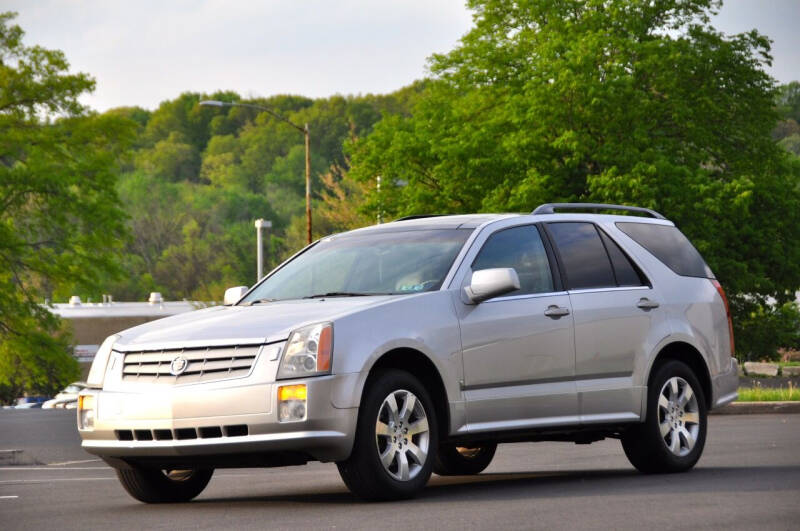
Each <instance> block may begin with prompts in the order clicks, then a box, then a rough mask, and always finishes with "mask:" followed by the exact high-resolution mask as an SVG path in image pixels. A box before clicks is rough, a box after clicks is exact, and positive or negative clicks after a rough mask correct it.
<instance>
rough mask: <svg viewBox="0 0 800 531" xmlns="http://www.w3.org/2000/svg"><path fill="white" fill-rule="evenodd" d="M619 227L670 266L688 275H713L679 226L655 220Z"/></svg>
mask: <svg viewBox="0 0 800 531" xmlns="http://www.w3.org/2000/svg"><path fill="white" fill-rule="evenodd" d="M617 228H618V229H619V230H621V231H622V232H624V233H625V234H627V235H628V236H630V237H631V238H632V239H633V240H634V241H635V242H636V243H638V244H639V245H641V246H642V247H644V248H645V249H647V250H648V251H650V253H651V254H652V255H653V256H655V257H656V258H658V259H659V260H661V261H662V262H663V263H664V264H665V265H666V266H667V267H669V268H670V269H672V270H673V271H674V272H675V273H677V274H678V275H682V276H685V277H700V278H714V274H713V273H712V272H711V269H710V268H709V267H708V265H706V262H705V260H703V257H702V256H700V253H699V252H698V251H697V249H695V248H694V245H692V243H691V242H690V241H689V239H688V238H687V237H686V236H684V235H683V233H682V232H681V231H679V230H678V229H677V228H676V227H671V226H669V225H655V224H652V223H628V222H619V223H617Z"/></svg>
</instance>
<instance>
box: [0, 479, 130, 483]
mask: <svg viewBox="0 0 800 531" xmlns="http://www.w3.org/2000/svg"><path fill="white" fill-rule="evenodd" d="M116 480H117V478H52V479H12V480H9V481H0V485H23V484H33V483H52V482H53V481H116Z"/></svg>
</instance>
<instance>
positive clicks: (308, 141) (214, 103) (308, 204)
mask: <svg viewBox="0 0 800 531" xmlns="http://www.w3.org/2000/svg"><path fill="white" fill-rule="evenodd" d="M199 105H203V106H208V107H249V108H251V109H257V110H259V111H264V112H266V113H269V114H270V116H273V117H275V118H277V119H278V120H280V121H282V122H286V123H287V124H289V125H291V126H292V127H294V128H295V129H297V130H298V131H300V132H301V133H303V136H304V137H305V144H306V240H307V243H311V139H310V137H309V133H308V123H306V124H304V125H303V126H299V125H297V124H296V123H294V122H292V121H291V120H289V119H287V118H284V117H283V116H281V115H280V114H278V113H276V112H275V111H273V110H272V109H270V108H268V107H263V106H261V105H254V104H252V103H237V102H230V101H217V100H205V101H201V102H200V103H199Z"/></svg>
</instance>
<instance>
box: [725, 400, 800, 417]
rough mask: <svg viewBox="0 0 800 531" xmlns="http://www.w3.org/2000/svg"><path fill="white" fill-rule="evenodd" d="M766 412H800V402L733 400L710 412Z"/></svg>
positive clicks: (730, 413) (748, 413)
mask: <svg viewBox="0 0 800 531" xmlns="http://www.w3.org/2000/svg"><path fill="white" fill-rule="evenodd" d="M765 413H782V414H787V413H800V402H797V401H794V402H732V403H730V404H728V405H727V406H723V407H721V408H719V409H715V410H713V411H711V412H710V414H711V415H761V414H765Z"/></svg>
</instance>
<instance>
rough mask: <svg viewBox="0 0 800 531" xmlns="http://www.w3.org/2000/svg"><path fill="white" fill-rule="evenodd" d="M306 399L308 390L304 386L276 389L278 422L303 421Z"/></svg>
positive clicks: (284, 386) (287, 386)
mask: <svg viewBox="0 0 800 531" xmlns="http://www.w3.org/2000/svg"><path fill="white" fill-rule="evenodd" d="M307 398H308V390H307V389H306V386H305V384H299V385H282V386H280V387H278V421H279V422H296V421H298V420H305V419H306V399H307Z"/></svg>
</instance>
